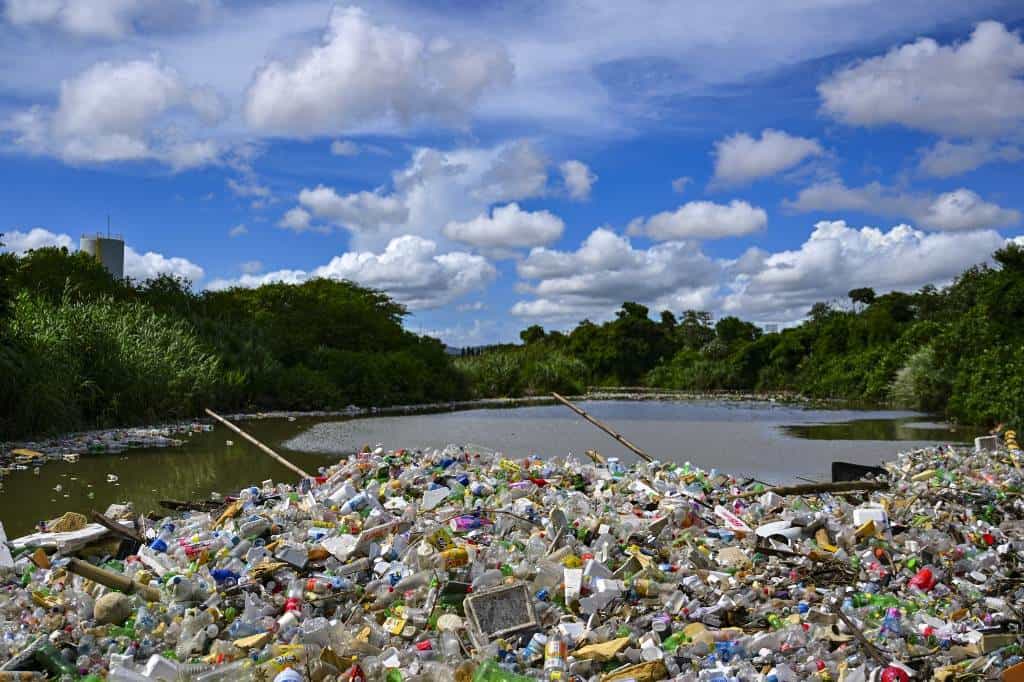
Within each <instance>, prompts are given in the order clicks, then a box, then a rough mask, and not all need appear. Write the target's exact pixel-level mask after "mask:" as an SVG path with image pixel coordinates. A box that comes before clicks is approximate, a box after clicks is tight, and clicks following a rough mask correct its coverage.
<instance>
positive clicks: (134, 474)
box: [0, 401, 977, 537]
mask: <svg viewBox="0 0 1024 682" xmlns="http://www.w3.org/2000/svg"><path fill="white" fill-rule="evenodd" d="M581 405H582V406H583V408H584V409H586V410H587V411H588V412H590V413H591V414H593V415H594V416H595V417H597V418H598V419H600V420H602V421H606V422H607V423H608V424H610V425H612V426H613V427H614V428H616V429H617V430H618V431H620V432H621V433H622V434H623V435H625V436H626V437H627V438H629V439H630V440H632V441H633V442H634V443H636V444H637V445H639V446H640V447H642V448H644V449H645V450H646V451H647V452H649V453H650V454H651V455H652V456H654V457H656V458H658V459H662V460H671V461H677V462H684V461H690V462H692V463H694V464H696V465H699V466H702V467H705V468H713V467H717V468H718V469H720V470H722V471H729V472H733V473H737V474H743V475H750V476H756V477H758V478H760V479H762V480H767V481H785V480H793V479H794V478H795V477H796V476H802V477H808V478H816V479H826V478H827V477H828V475H829V466H830V463H831V462H832V461H833V460H844V461H849V462H857V463H862V464H877V463H879V462H880V461H883V460H886V459H891V458H892V457H894V456H895V455H896V453H897V452H899V451H901V450H907V449H911V448H915V447H921V446H924V445H927V444H931V443H935V442H958V441H965V440H968V439H970V438H973V437H974V435H977V434H975V433H974V432H973V431H968V430H955V431H951V430H950V429H949V427H948V426H946V425H943V424H937V423H935V422H934V421H933V420H930V419H929V418H928V417H927V416H925V415H920V414H917V413H913V412H898V411H857V410H819V409H802V408H799V407H793V406H784V405H774V404H769V403H731V402H718V401H693V402H656V401H648V402H629V401H596V402H587V403H581ZM242 426H243V428H245V429H246V430H248V431H249V432H250V433H252V434H253V435H254V436H256V437H257V438H259V439H260V440H262V441H263V442H265V443H267V444H268V445H270V446H271V447H273V448H274V449H275V450H277V451H278V452H280V453H281V454H282V455H284V456H285V457H287V458H288V459H289V460H291V461H292V462H294V463H295V464H297V465H298V466H300V467H302V468H303V469H305V470H306V471H309V472H311V473H315V472H316V470H317V468H318V467H321V466H326V465H329V464H332V463H334V462H336V461H337V460H338V458H339V457H340V456H344V455H347V454H350V453H352V452H354V451H356V450H357V449H359V448H360V447H361V446H363V445H365V444H370V445H373V444H376V443H383V444H384V445H385V446H386V447H388V448H398V447H407V448H416V447H443V446H444V445H447V444H448V443H458V444H467V443H473V444H478V445H481V446H486V447H488V448H489V449H494V450H500V451H503V452H505V453H507V454H508V455H509V456H512V457H522V456H525V455H530V454H536V455H540V456H544V457H554V456H563V455H566V454H568V453H570V452H572V453H575V454H577V455H580V456H583V453H584V451H585V450H587V449H591V448H593V449H596V450H598V451H600V452H602V453H604V454H605V455H606V456H615V457H619V458H621V459H622V460H623V461H624V462H633V461H634V460H635V455H633V454H631V453H630V452H629V451H628V450H626V449H625V448H623V447H622V446H620V445H619V444H618V443H617V442H615V441H614V440H612V439H611V438H609V437H608V436H607V435H605V434H604V433H602V432H601V431H599V430H597V429H596V428H595V427H593V426H591V425H590V424H588V423H586V422H585V421H584V420H583V419H581V418H580V417H578V416H577V415H575V414H574V413H572V412H571V411H569V410H568V409H566V408H565V407H562V406H559V405H547V406H535V407H520V408H502V409H475V410H466V411H460V412H450V413H440V414H426V415H412V416H400V417H375V418H369V419H367V418H364V419H354V420H353V419H350V420H339V419H337V418H330V419H323V418H319V419H298V420H296V421H288V420H284V419H272V420H271V419H268V420H262V421H247V422H243V423H242ZM187 440H188V442H187V444H186V445H185V446H183V447H180V448H168V449H140V450H132V451H129V452H126V453H121V454H118V455H88V456H83V457H82V458H81V460H80V461H79V462H77V463H64V462H61V463H53V464H47V465H45V466H43V467H42V468H41V469H40V472H39V474H38V475H35V474H33V473H32V471H31V470H30V471H18V472H13V473H12V474H10V475H9V476H8V477H7V478H6V479H5V480H4V482H3V492H2V493H0V520H2V521H3V523H4V526H5V527H6V529H7V532H8V535H9V536H11V537H13V536H16V535H20V534H23V533H27V532H30V531H31V530H32V528H33V526H34V524H35V523H36V522H38V521H39V520H41V519H47V518H53V517H55V516H59V515H60V514H61V513H63V512H65V511H78V512H83V513H88V511H89V510H90V509H97V510H99V511H102V510H103V509H105V508H106V507H107V505H109V504H110V503H111V502H123V501H127V500H131V501H133V502H134V503H135V505H136V508H137V509H139V510H141V511H159V510H160V507H159V501H160V500H163V499H207V498H209V496H210V493H211V492H214V491H218V492H223V493H233V492H237V491H238V490H239V489H240V488H242V487H243V486H245V485H247V484H249V483H259V482H260V481H262V480H264V479H268V478H273V479H275V480H294V475H293V474H292V473H291V472H290V471H289V470H287V469H286V468H284V467H283V466H281V465H280V464H278V463H277V462H276V461H274V460H273V459H271V458H270V457H267V456H266V455H264V454H263V453H261V452H260V451H259V450H258V449H257V448H256V447H255V446H252V445H250V444H249V443H248V442H247V441H245V440H243V439H241V438H240V437H238V436H237V435H235V434H233V433H231V432H230V431H228V430H227V429H225V428H223V427H220V426H218V427H217V428H216V429H214V430H213V431H211V432H205V433H197V434H193V435H191V436H188V437H187ZM227 440H231V441H233V444H232V445H230V446H229V445H227V444H226V441H227ZM108 474H114V475H115V476H116V477H117V481H116V482H108V480H107V479H108ZM58 485H59V486H60V487H61V490H60V491H57V490H55V489H54V488H55V487H56V486H58Z"/></svg>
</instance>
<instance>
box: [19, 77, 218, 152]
mask: <svg viewBox="0 0 1024 682" xmlns="http://www.w3.org/2000/svg"><path fill="white" fill-rule="evenodd" d="M218 102H219V98H218V96H217V95H216V94H215V93H213V92H212V91H211V90H209V89H206V88H191V87H189V86H187V85H186V84H185V83H184V81H183V80H182V79H181V77H180V75H179V74H178V72H177V71H175V70H174V69H172V68H170V67H168V66H165V65H163V64H161V63H160V62H159V60H157V59H156V58H152V59H147V60H132V61H125V62H110V61H103V62H98V63H96V64H94V65H92V66H91V67H89V68H88V69H86V70H85V71H83V72H81V73H80V74H78V75H77V76H75V77H73V78H70V79H67V80H64V81H62V82H61V86H60V95H59V97H58V103H57V107H56V109H52V110H51V109H48V108H45V107H42V106H35V107H32V108H31V109H28V110H25V111H21V112H18V113H16V114H15V115H14V116H12V117H11V118H9V119H8V120H7V121H6V122H5V123H4V124H3V126H2V129H3V130H6V131H8V132H10V133H13V134H14V141H15V143H16V144H17V145H18V146H20V147H21V148H22V149H24V150H25V151H28V152H30V153H35V154H48V155H52V156H56V157H58V158H61V159H63V160H65V161H67V162H69V163H108V162H115V161H138V160H143V159H153V160H157V161H161V162H164V163H167V164H168V165H170V166H171V167H172V168H174V169H176V170H181V169H186V168H194V167H196V166H201V165H205V164H209V163H212V162H214V161H216V160H217V158H218V156H219V154H220V150H219V149H218V147H217V145H216V143H214V142H213V141H210V140H193V139H188V138H187V137H185V136H184V133H183V131H182V129H181V128H180V126H179V127H170V128H168V127H167V126H164V127H162V128H161V127H159V126H158V124H160V123H161V122H162V121H165V119H167V117H169V116H170V115H171V114H175V113H178V114H181V113H184V114H187V115H191V116H192V117H193V119H196V120H198V121H201V122H204V123H206V124H210V123H213V122H215V121H216V120H218V118H219V116H220V115H222V114H223V107H222V106H220V105H219V104H218ZM179 118H180V116H179Z"/></svg>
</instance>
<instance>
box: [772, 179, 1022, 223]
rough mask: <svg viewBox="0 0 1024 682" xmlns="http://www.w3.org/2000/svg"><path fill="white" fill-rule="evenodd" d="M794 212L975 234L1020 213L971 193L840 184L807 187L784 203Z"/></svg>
mask: <svg viewBox="0 0 1024 682" xmlns="http://www.w3.org/2000/svg"><path fill="white" fill-rule="evenodd" d="M785 205H786V207H787V208H789V209H791V210H794V211H797V212H810V211H829V212H834V211H839V210H849V211H857V212H860V213H866V214H869V215H880V216H887V217H896V218H909V219H911V220H913V221H915V222H917V223H919V224H920V225H921V226H922V227H926V228H929V229H933V230H975V229H986V228H992V227H1006V226H1009V225H1015V224H1017V223H1018V222H1019V221H1020V213H1019V212H1018V211H1016V210H1013V209H1005V208H1002V207H1000V206H998V205H996V204H993V203H989V202H987V201H984V200H983V199H982V198H981V197H979V196H978V194H977V193H975V192H973V191H972V190H969V189H965V188H960V189H957V190H954V191H952V192H946V193H944V194H940V195H938V196H932V195H925V194H911V193H908V192H902V191H899V190H896V189H893V188H891V187H886V186H884V185H882V184H880V183H877V182H873V183H870V184H868V185H865V186H863V187H847V186H846V185H844V184H843V183H842V182H841V181H837V180H834V181H829V182H823V183H818V184H815V185H811V186H810V187H807V188H805V189H803V190H801V191H800V193H799V194H798V195H797V198H796V199H795V200H792V201H786V202H785Z"/></svg>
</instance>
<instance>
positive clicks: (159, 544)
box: [149, 523, 174, 553]
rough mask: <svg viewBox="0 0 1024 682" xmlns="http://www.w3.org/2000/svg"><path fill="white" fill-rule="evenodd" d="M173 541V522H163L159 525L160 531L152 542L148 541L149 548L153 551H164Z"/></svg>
mask: <svg viewBox="0 0 1024 682" xmlns="http://www.w3.org/2000/svg"><path fill="white" fill-rule="evenodd" d="M173 542H174V524H173V523H165V524H164V525H163V526H161V527H160V532H159V533H158V534H157V536H156V537H155V538H154V539H153V541H152V542H150V543H149V548H150V549H151V550H153V551H154V552H160V553H164V552H166V551H167V549H168V548H169V547H170V546H171V543H173Z"/></svg>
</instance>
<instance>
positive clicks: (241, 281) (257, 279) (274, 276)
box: [206, 270, 309, 291]
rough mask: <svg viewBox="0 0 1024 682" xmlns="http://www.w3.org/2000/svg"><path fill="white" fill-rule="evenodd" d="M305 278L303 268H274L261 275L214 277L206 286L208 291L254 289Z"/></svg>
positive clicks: (306, 274)
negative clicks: (237, 288)
mask: <svg viewBox="0 0 1024 682" xmlns="http://www.w3.org/2000/svg"><path fill="white" fill-rule="evenodd" d="M307 279H309V273H307V272H306V271H305V270H274V271H273V272H268V273H265V274H262V275H253V274H243V275H242V276H241V277H238V278H236V279H225V278H219V279H215V280H212V281H211V282H210V283H209V284H207V285H206V288H207V289H209V290H210V291H223V290H225V289H233V288H235V287H241V288H244V289H255V288H256V287H261V286H263V285H264V284H276V283H284V284H302V283H303V282H305V281H306V280H307Z"/></svg>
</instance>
